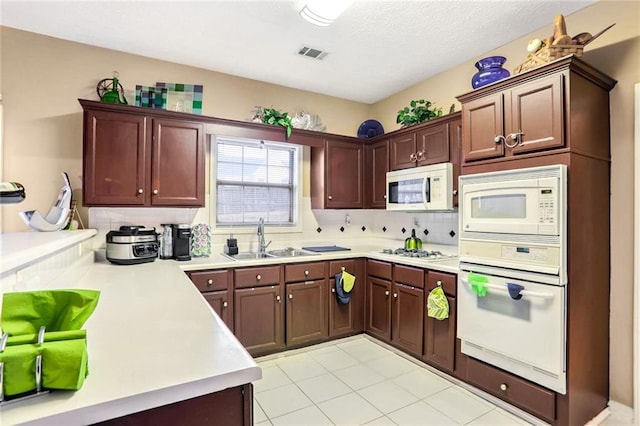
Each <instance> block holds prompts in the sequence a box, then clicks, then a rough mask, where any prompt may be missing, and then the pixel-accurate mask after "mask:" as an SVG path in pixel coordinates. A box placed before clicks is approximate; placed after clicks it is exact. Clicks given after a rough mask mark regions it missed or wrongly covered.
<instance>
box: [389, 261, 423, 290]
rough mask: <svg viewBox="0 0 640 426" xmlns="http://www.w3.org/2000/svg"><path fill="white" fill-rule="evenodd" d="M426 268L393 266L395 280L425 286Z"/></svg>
mask: <svg viewBox="0 0 640 426" xmlns="http://www.w3.org/2000/svg"><path fill="white" fill-rule="evenodd" d="M424 275H425V274H424V270H423V269H420V268H412V267H410V266H404V265H394V266H393V281H395V282H397V283H402V284H407V285H410V286H412V287H418V288H424Z"/></svg>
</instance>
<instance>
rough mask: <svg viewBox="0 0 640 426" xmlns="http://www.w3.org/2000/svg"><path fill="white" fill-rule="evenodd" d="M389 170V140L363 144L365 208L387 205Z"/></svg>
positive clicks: (380, 207)
mask: <svg viewBox="0 0 640 426" xmlns="http://www.w3.org/2000/svg"><path fill="white" fill-rule="evenodd" d="M388 171H389V141H388V140H386V139H385V140H381V141H378V142H376V143H374V144H372V145H366V146H365V168H364V173H365V180H364V184H365V208H368V209H384V208H386V206H387V172H388Z"/></svg>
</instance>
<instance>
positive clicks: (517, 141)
mask: <svg viewBox="0 0 640 426" xmlns="http://www.w3.org/2000/svg"><path fill="white" fill-rule="evenodd" d="M522 135H524V133H523V132H522V130H518V131H517V132H515V133H510V134H509V135H507V138H511V140H512V141H513V143H512V144H508V143H507V142H506V141H505V143H504V144H505V145H506V146H508V147H509V148H515V147H516V146H518V145H522Z"/></svg>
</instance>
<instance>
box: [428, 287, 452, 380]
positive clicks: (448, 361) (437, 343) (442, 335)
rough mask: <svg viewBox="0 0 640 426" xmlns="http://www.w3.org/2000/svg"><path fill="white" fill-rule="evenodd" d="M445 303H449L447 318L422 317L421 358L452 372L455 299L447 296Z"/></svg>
mask: <svg viewBox="0 0 640 426" xmlns="http://www.w3.org/2000/svg"><path fill="white" fill-rule="evenodd" d="M427 294H428V293H427ZM447 301H448V302H449V318H447V319H444V320H437V319H435V318H431V317H430V316H428V315H427V314H426V313H425V315H424V354H423V355H424V356H423V358H424V360H425V361H426V362H427V363H429V364H432V365H434V366H436V367H439V368H440V369H442V370H446V371H448V372H453V370H454V367H455V362H454V361H455V356H456V355H455V354H456V299H455V298H453V297H449V296H447ZM425 312H426V298H425Z"/></svg>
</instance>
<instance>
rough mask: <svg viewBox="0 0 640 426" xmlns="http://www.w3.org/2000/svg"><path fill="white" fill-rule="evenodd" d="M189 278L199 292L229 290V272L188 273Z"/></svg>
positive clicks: (222, 270) (224, 270) (223, 270)
mask: <svg viewBox="0 0 640 426" xmlns="http://www.w3.org/2000/svg"><path fill="white" fill-rule="evenodd" d="M187 275H189V278H191V281H193V283H194V284H195V286H196V287H197V288H198V290H200V291H220V290H227V289H228V288H229V281H230V279H229V271H228V270H226V269H221V270H219V271H197V272H188V273H187Z"/></svg>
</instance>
